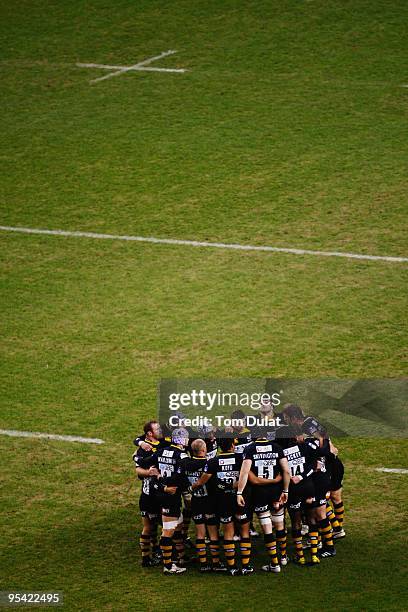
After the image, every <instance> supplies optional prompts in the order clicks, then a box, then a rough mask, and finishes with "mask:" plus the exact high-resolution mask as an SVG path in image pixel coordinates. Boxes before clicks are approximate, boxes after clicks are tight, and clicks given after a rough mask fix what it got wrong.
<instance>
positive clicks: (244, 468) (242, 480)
mask: <svg viewBox="0 0 408 612" xmlns="http://www.w3.org/2000/svg"><path fill="white" fill-rule="evenodd" d="M251 465H252V459H244V460H243V462H242V465H241V471H240V473H239V480H238V491H237V503H238V506H245V500H244V496H243V495H242V494H243V491H244V489H245V487H246V484H247V482H248V474H249V471H250V469H251Z"/></svg>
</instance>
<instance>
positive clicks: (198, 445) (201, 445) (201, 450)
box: [191, 438, 207, 457]
mask: <svg viewBox="0 0 408 612" xmlns="http://www.w3.org/2000/svg"><path fill="white" fill-rule="evenodd" d="M191 450H192V451H193V455H194V457H205V456H206V454H207V445H206V443H205V442H204V440H201V438H198V439H197V440H194V442H192V443H191Z"/></svg>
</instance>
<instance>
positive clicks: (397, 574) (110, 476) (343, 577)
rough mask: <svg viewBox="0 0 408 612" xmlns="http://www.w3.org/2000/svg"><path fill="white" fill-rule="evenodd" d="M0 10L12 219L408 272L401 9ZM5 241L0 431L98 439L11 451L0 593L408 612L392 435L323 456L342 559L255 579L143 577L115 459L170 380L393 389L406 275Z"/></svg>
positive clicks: (74, 600)
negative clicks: (347, 382)
mask: <svg viewBox="0 0 408 612" xmlns="http://www.w3.org/2000/svg"><path fill="white" fill-rule="evenodd" d="M0 10H1V14H0V17H1V18H0V31H1V33H2V38H3V41H4V48H3V53H2V60H1V61H0V70H1V75H2V91H1V94H0V95H1V96H2V118H3V122H2V135H3V138H2V145H1V150H0V155H1V162H2V169H3V172H2V180H1V185H0V208H1V212H0V219H1V221H0V222H1V224H2V225H11V226H26V227H37V228H38V227H40V228H41V227H42V228H50V229H68V230H85V231H86V230H87V231H99V232H107V233H117V234H130V235H132V234H133V235H146V236H156V237H161V238H164V237H170V238H183V239H193V240H211V241H221V242H238V243H242V244H261V245H263V244H269V245H273V246H283V247H295V248H296V247H298V248H306V249H322V250H330V251H333V250H342V251H351V252H357V253H366V254H371V255H396V256H398V255H405V256H406V255H407V251H408V249H407V244H406V231H405V225H404V222H405V221H406V213H405V210H406V205H405V202H406V192H407V176H406V167H407V161H408V155H407V147H406V140H407V130H406V112H407V103H408V102H407V101H408V89H406V88H404V87H401V85H404V84H408V81H407V70H406V61H405V58H406V52H407V42H406V35H405V34H406V23H407V18H408V8H407V5H406V3H405V2H402V0H395V1H394V2H392V3H390V2H387V1H385V0H383V1H381V0H376V1H374V2H368V1H365V0H355V1H354V2H351V1H344V2H342V3H338V2H334V1H331V0H330V1H328V2H321V1H320V0H316V1H314V2H306V1H300V2H299V1H296V2H295V1H285V2H277V1H275V0H273V1H270V2H266V1H258V2H253V1H243V0H241V1H239V2H232V1H229V0H226V1H225V2H222V3H219V2H213V1H205V2H194V3H193V2H187V1H184V2H183V1H180V0H177V1H175V2H173V3H163V2H159V1H156V2H144V1H143V2H138V3H134V2H130V0H118V1H117V2H115V3H114V4H111V3H108V2H105V1H104V0H94V1H92V2H85V1H82V0H75V1H67V0H64V1H59V2H56V1H55V2H51V1H45V0H36V1H35V2H28V1H21V2H19V3H18V4H15V3H7V4H6V3H3V4H2V5H1V7H0ZM167 49H176V50H177V54H175V55H173V56H169V57H168V58H165V59H163V60H161V61H160V62H158V63H157V66H158V67H159V66H160V67H169V68H174V67H179V68H186V69H187V70H188V72H186V73H184V74H170V73H168V74H166V73H154V72H151V73H148V72H140V73H131V72H129V73H127V74H123V75H120V76H117V77H112V78H111V79H108V80H106V81H103V82H100V83H95V84H94V85H90V84H89V81H90V80H91V79H93V78H97V77H98V76H102V75H103V74H105V73H104V72H103V71H102V70H91V69H84V68H78V67H77V66H76V63H77V62H93V63H102V64H115V65H116V64H118V65H122V64H123V65H130V64H134V63H136V62H138V61H142V60H144V59H147V58H148V57H152V56H154V55H157V54H159V53H161V52H162V51H165V50H167ZM155 65H156V64H155ZM152 66H153V64H152ZM0 239H1V253H2V260H1V272H2V275H1V289H2V300H1V305H0V308H1V317H2V324H3V334H2V351H3V360H2V367H1V372H0V374H1V381H2V396H1V421H0V426H1V427H2V428H4V429H20V430H31V431H48V432H52V433H60V434H78V435H85V436H87V435H88V436H92V437H94V436H97V437H101V438H103V439H104V440H106V444H105V445H104V446H102V447H89V448H88V447H83V446H80V445H76V444H69V443H57V442H46V441H38V440H23V439H11V438H10V439H9V438H3V437H2V438H1V440H0V447H1V449H2V456H3V470H2V475H1V480H2V485H3V486H2V504H1V507H2V513H1V521H2V534H3V535H2V541H1V544H0V547H1V560H0V562H1V584H0V588H1V590H8V589H37V590H38V589H42V590H55V589H60V590H63V591H64V594H65V607H66V608H67V609H69V610H71V609H72V610H100V609H103V610H138V609H145V610H157V609H162V610H170V609H174V608H178V609H180V610H187V609H190V608H191V606H192V605H194V603H196V602H202V603H200V605H207V607H209V608H210V609H211V610H230V609H231V610H232V609H237V607H239V608H240V609H243V610H250V609H252V610H253V609H255V610H261V609H264V608H265V607H266V606H267V605H268V604H269V603H270V602H273V604H274V605H280V606H282V607H283V606H285V607H289V609H291V608H296V607H300V606H303V607H304V608H305V609H311V608H315V607H316V605H318V606H319V607H320V606H321V607H323V606H324V607H330V608H331V609H333V610H355V609H361V610H378V609H381V608H387V609H389V610H403V609H405V605H404V603H403V602H404V585H405V582H404V570H405V567H406V564H405V563H404V559H405V548H403V534H402V532H401V529H400V526H402V525H404V520H405V518H404V517H403V514H404V513H405V505H406V502H405V500H406V496H407V488H408V485H407V480H406V476H405V475H390V474H379V473H377V472H375V471H373V468H374V467H380V466H382V465H386V466H387V467H407V444H406V442H405V441H398V442H397V441H380V440H372V441H367V440H352V439H347V440H338V441H337V443H338V445H339V446H340V448H341V451H342V452H341V454H342V457H343V458H344V460H345V463H346V469H347V479H346V486H345V502H346V521H347V522H346V529H347V538H346V539H345V540H344V541H341V542H339V544H338V551H339V552H338V556H337V557H336V559H334V560H329V561H327V562H325V563H322V565H321V567H319V568H316V571H315V568H312V569H311V570H310V571H309V568H305V571H303V570H302V569H301V568H296V567H290V566H289V567H288V568H287V569H286V571H284V572H282V574H281V575H280V576H262V575H261V573H260V572H258V573H257V574H256V575H255V576H252V577H250V578H248V580H249V582H247V581H246V580H247V579H244V578H239V579H236V580H233V579H227V578H226V577H208V576H200V575H198V573H197V572H196V571H195V570H192V571H191V572H189V573H188V575H186V576H182V577H180V578H179V579H175V580H172V579H168V578H167V579H165V578H164V577H162V576H161V574H160V572H159V571H158V570H156V571H155V570H153V571H149V572H147V571H144V570H142V569H141V568H140V566H139V553H138V547H137V540H136V535H137V531H138V528H139V519H138V512H137V503H136V502H137V493H138V484H137V483H136V482H135V478H134V475H133V468H132V465H131V462H130V458H131V452H132V447H131V440H132V438H133V435H134V434H135V433H138V432H139V431H140V428H141V426H142V424H143V422H144V421H145V420H146V419H147V418H149V417H150V416H151V415H154V414H155V410H156V385H157V381H158V379H160V378H161V377H188V376H196V375H198V376H217V377H239V376H245V377H246V376H275V377H278V376H282V377H283V376H285V377H298V378H300V377H305V378H309V377H319V376H322V377H324V376H338V377H350V378H351V377H355V378H358V377H361V378H364V377H398V376H404V375H405V376H406V367H405V364H404V356H405V353H404V347H405V346H406V315H405V313H406V309H407V304H406V286H407V267H406V265H404V264H389V263H386V262H367V261H364V262H363V261H353V260H346V259H332V258H321V259H320V258H317V257H306V256H305V257H298V256H293V255H283V254H279V255H278V254H276V255H271V254H266V253H240V252H233V251H220V250H210V249H193V248H188V247H175V246H174V247H173V246H169V245H160V246H153V245H147V244H127V243H114V242H105V241H101V242H99V241H92V240H86V239H74V238H53V237H47V236H23V235H17V234H6V233H1V236H0ZM262 555H263V553H262V547H261V546H260V547H259V553H258V554H257V556H256V557H255V564H256V566H257V567H258V568H259V566H260V562H261V561H262V559H263V556H262ZM215 578H217V579H215ZM210 597H211V599H210Z"/></svg>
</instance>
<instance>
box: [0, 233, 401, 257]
mask: <svg viewBox="0 0 408 612" xmlns="http://www.w3.org/2000/svg"><path fill="white" fill-rule="evenodd" d="M0 231H4V232H20V233H22V234H45V235H48V236H67V237H72V238H97V239H99V240H125V241H128V242H150V243H153V244H172V245H180V246H192V247H210V248H214V249H233V250H237V251H266V252H268V253H290V254H292V255H320V256H322V257H346V258H347V259H362V260H368V261H391V262H408V257H391V256H388V255H362V254H359V253H342V252H339V251H311V250H309V249H292V248H286V247H272V246H253V245H250V244H226V243H224V242H199V241H197V240H179V239H175V238H153V237H151V236H121V235H116V234H99V233H96V232H77V231H68V230H49V229H36V228H30V227H12V226H8V225H0Z"/></svg>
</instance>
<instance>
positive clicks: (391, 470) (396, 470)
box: [375, 468, 408, 474]
mask: <svg viewBox="0 0 408 612" xmlns="http://www.w3.org/2000/svg"><path fill="white" fill-rule="evenodd" d="M375 471H376V472H387V473H388V474H408V470H406V469H405V468H375Z"/></svg>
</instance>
